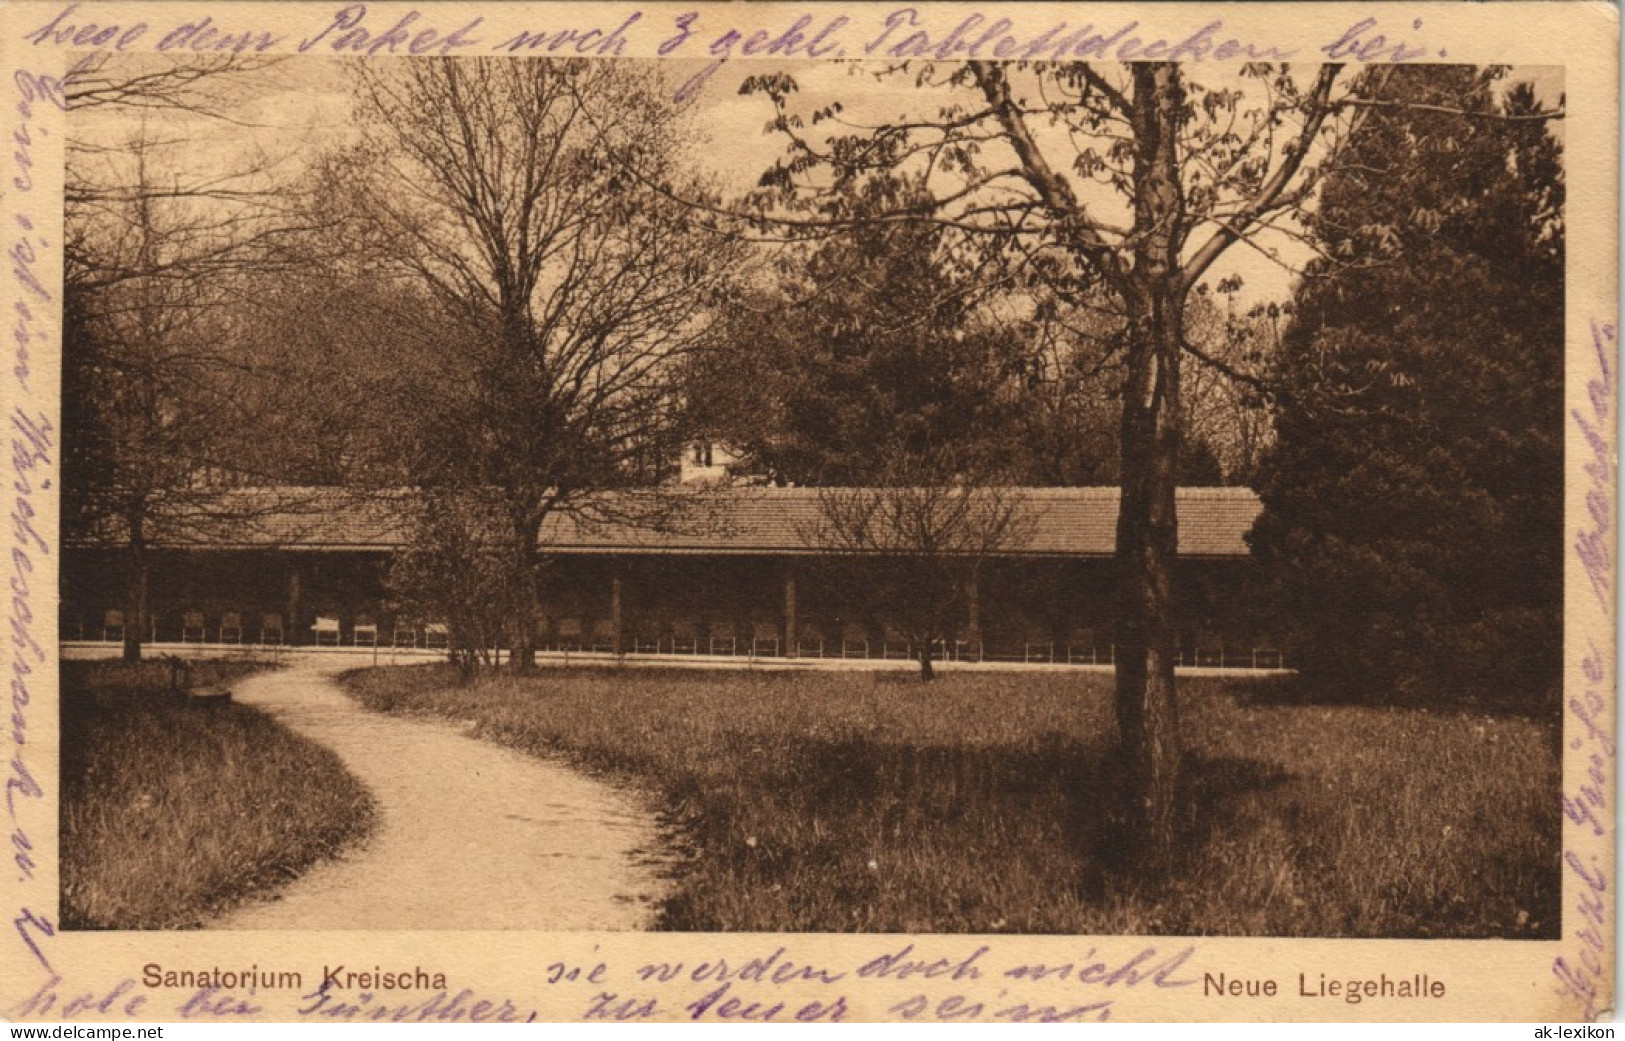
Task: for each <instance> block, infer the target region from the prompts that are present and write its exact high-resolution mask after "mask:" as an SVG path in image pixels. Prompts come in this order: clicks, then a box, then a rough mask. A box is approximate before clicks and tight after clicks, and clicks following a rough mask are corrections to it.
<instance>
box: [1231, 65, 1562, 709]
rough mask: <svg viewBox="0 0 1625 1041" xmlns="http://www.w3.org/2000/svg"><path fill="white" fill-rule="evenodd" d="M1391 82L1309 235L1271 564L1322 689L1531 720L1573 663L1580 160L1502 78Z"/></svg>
mask: <svg viewBox="0 0 1625 1041" xmlns="http://www.w3.org/2000/svg"><path fill="white" fill-rule="evenodd" d="M1392 75H1393V76H1394V77H1395V78H1394V79H1393V80H1392V81H1390V83H1389V86H1390V87H1391V88H1392V87H1399V88H1401V90H1400V92H1399V93H1400V94H1401V96H1404V97H1405V98H1406V99H1407V101H1406V103H1405V104H1402V105H1394V106H1392V107H1376V108H1374V109H1373V110H1372V111H1371V112H1370V113H1369V118H1367V119H1366V120H1365V121H1364V122H1363V124H1362V125H1361V126H1360V128H1359V129H1358V131H1357V134H1356V137H1355V138H1354V139H1353V140H1351V141H1350V143H1349V147H1350V151H1349V153H1348V159H1347V160H1346V161H1345V162H1343V163H1342V164H1340V165H1339V167H1338V168H1337V170H1336V171H1335V173H1332V174H1331V175H1329V176H1328V178H1327V180H1326V183H1325V185H1324V190H1323V196H1322V201H1321V204H1320V206H1319V208H1318V210H1317V212H1316V213H1315V214H1314V215H1313V216H1312V217H1311V218H1310V219H1309V225H1310V229H1311V231H1312V232H1313V235H1314V237H1315V239H1316V240H1318V243H1319V244H1320V246H1321V248H1322V250H1323V251H1324V259H1322V260H1321V261H1320V262H1317V263H1316V264H1315V265H1314V266H1313V267H1312V269H1311V270H1310V271H1309V272H1308V276H1307V277H1306V278H1305V280H1304V281H1303V283H1302V287H1301V289H1300V291H1299V294H1298V300H1297V309H1298V313H1297V316H1296V319H1295V321H1294V322H1293V323H1292V325H1291V327H1290V328H1289V329H1288V331H1287V333H1286V335H1285V338H1284V343H1283V351H1282V355H1281V358H1280V360H1279V363H1278V365H1279V371H1278V372H1277V373H1276V379H1277V383H1278V385H1279V387H1280V388H1281V390H1280V397H1279V402H1280V406H1279V412H1278V416H1277V435H1278V437H1277V443H1276V445H1275V447H1274V449H1273V451H1272V452H1271V453H1270V454H1269V456H1268V457H1267V459H1266V461H1265V463H1264V466H1263V468H1262V469H1263V472H1262V479H1261V482H1260V495H1261V497H1262V498H1263V500H1264V504H1265V515H1264V517H1263V519H1262V520H1261V521H1260V523H1259V526H1258V528H1257V530H1256V531H1255V534H1254V536H1253V548H1254V552H1255V553H1256V555H1257V557H1258V559H1259V560H1260V561H1261V562H1262V563H1263V565H1264V567H1265V569H1266V573H1267V574H1268V576H1269V580H1270V583H1271V585H1272V587H1273V591H1274V593H1275V594H1276V600H1275V602H1276V605H1277V607H1278V608H1279V610H1280V618H1281V623H1282V625H1283V626H1284V627H1285V628H1286V630H1287V634H1288V646H1289V649H1290V652H1291V653H1292V655H1293V657H1294V658H1295V659H1296V664H1297V665H1298V667H1299V668H1300V670H1301V672H1302V674H1303V675H1304V677H1305V679H1306V680H1308V681H1310V682H1311V683H1313V684H1315V685H1317V686H1319V687H1321V688H1322V689H1325V688H1337V689H1339V690H1340V691H1341V692H1343V693H1345V694H1350V695H1355V696H1361V697H1372V698H1379V699H1385V700H1386V699H1394V700H1398V701H1410V702H1415V701H1420V700H1427V699H1434V698H1443V699H1451V700H1456V699H1460V700H1465V701H1469V702H1474V703H1480V704H1492V703H1497V704H1510V703H1515V702H1519V701H1521V702H1522V704H1524V705H1525V706H1528V705H1529V704H1530V699H1531V698H1536V697H1539V696H1540V695H1541V694H1543V693H1546V692H1550V691H1552V690H1555V689H1556V687H1557V686H1558V684H1559V682H1560V665H1561V640H1562V626H1561V607H1562V578H1561V576H1562V568H1561V552H1562V551H1561V545H1562V505H1563V504H1562V491H1563V454H1562V432H1563V424H1562V388H1563V383H1562V378H1563V225H1562V202H1563V179H1562V167H1561V155H1560V146H1559V144H1558V143H1557V142H1556V141H1554V140H1553V138H1552V137H1551V136H1550V134H1549V133H1548V130H1547V124H1546V122H1545V121H1544V120H1543V119H1541V118H1538V117H1535V116H1534V115H1532V114H1534V113H1536V112H1538V107H1537V104H1536V101H1535V98H1534V95H1533V92H1532V91H1531V90H1530V89H1529V88H1528V87H1526V86H1522V85H1520V86H1516V87H1514V88H1512V89H1511V90H1509V91H1505V92H1501V93H1499V94H1498V92H1497V91H1496V90H1495V80H1496V78H1497V77H1498V75H1499V74H1498V73H1497V72H1495V71H1489V72H1483V71H1478V70H1473V69H1468V68H1455V67H1428V68H1422V67H1417V68H1404V69H1398V70H1394V72H1393V73H1392ZM1455 110H1460V111H1463V112H1465V113H1466V114H1465V115H1463V114H1460V113H1459V112H1458V111H1455Z"/></svg>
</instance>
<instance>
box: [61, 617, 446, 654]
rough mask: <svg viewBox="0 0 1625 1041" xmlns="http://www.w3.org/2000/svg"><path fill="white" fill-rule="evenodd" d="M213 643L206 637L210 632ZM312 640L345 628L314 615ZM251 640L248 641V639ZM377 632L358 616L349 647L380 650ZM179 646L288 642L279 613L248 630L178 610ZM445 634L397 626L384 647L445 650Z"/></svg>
mask: <svg viewBox="0 0 1625 1041" xmlns="http://www.w3.org/2000/svg"><path fill="white" fill-rule="evenodd" d="M127 624H128V623H127V621H126V618H125V613H124V612H123V611H120V610H111V611H108V612H106V613H105V614H104V615H103V616H102V625H101V638H102V639H103V640H104V641H110V642H115V643H116V642H120V641H122V640H123V639H124V636H125V633H126V631H127ZM149 626H150V628H149V630H148V632H147V637H148V638H149V639H152V640H156V639H157V637H158V623H157V620H156V619H153V620H151V621H150V622H149ZM211 633H212V634H213V639H212V640H211V639H210V634H211ZM310 633H311V642H312V643H314V644H315V645H316V646H318V647H324V646H326V647H337V646H339V645H340V644H341V642H342V641H343V636H344V627H343V625H342V624H341V623H340V620H339V618H338V617H337V616H334V615H318V616H317V618H316V621H315V624H314V625H312V626H311V627H310ZM70 634H71V635H74V636H82V635H83V634H82V631H80V630H79V628H78V626H77V625H76V624H72V625H70V626H65V629H64V635H70ZM251 637H252V638H251ZM379 637H380V630H379V626H378V623H377V621H376V620H374V619H373V618H372V617H371V616H369V615H359V616H357V617H356V619H355V621H354V622H352V623H351V625H350V643H351V644H352V645H353V646H356V647H376V646H380V638H379ZM180 642H181V643H224V644H243V643H255V644H260V645H263V646H280V645H282V644H285V643H287V642H288V629H287V628H286V626H285V625H284V624H283V619H282V615H280V614H278V613H275V612H267V613H264V614H261V615H260V616H259V627H258V629H253V628H250V627H249V626H248V625H246V624H245V622H244V616H243V613H242V612H241V611H226V612H223V613H222V614H221V615H220V616H219V618H218V619H216V620H214V624H212V625H211V624H210V619H208V618H207V617H206V616H205V615H204V613H203V612H202V611H183V612H181V624H180ZM448 642H449V641H448V634H447V628H446V625H445V623H443V622H429V623H428V624H426V625H423V626H421V627H420V626H416V625H412V624H408V623H404V622H402V623H398V624H396V625H395V626H394V627H393V629H392V631H391V632H390V637H389V643H388V644H387V645H388V646H395V647H417V646H423V647H445V646H446V645H447V643H448Z"/></svg>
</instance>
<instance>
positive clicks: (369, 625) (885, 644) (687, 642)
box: [64, 610, 1283, 669]
mask: <svg viewBox="0 0 1625 1041" xmlns="http://www.w3.org/2000/svg"><path fill="white" fill-rule="evenodd" d="M208 621H209V620H208V619H207V618H206V617H205V615H204V613H203V612H202V611H186V612H183V613H182V615H181V627H180V640H181V642H182V643H209V642H211V641H210V639H209V634H210V632H211V631H212V632H213V634H214V640H213V641H212V642H215V643H222V644H242V643H249V642H253V643H257V644H261V645H266V646H272V645H281V644H284V643H286V642H287V630H286V628H285V627H284V625H283V617H282V615H281V614H278V613H275V612H268V613H265V614H262V615H260V616H259V627H258V629H257V630H250V629H249V628H248V627H247V626H245V624H244V617H243V614H242V613H241V612H238V611H227V612H224V613H222V614H221V615H220V616H219V618H218V620H217V621H216V623H215V624H214V625H213V626H212V627H211V626H210V625H209V624H208ZM125 628H126V620H125V614H124V612H123V611H120V610H110V611H108V612H106V614H105V615H104V616H103V618H102V627H101V638H102V639H103V640H105V641H113V642H118V641H122V640H123V639H124V635H125ZM75 629H77V627H76V626H75ZM251 632H252V633H253V635H254V636H255V639H254V640H252V641H251V640H250V639H249V636H250V633H251ZM310 633H311V643H313V644H314V645H316V646H318V647H338V646H341V645H343V643H344V642H345V627H344V625H343V623H342V622H341V620H340V618H339V617H338V616H336V615H319V616H317V618H316V620H315V624H313V625H312V626H311V627H310ZM64 635H69V631H68V630H67V629H65V630H64ZM72 635H74V636H76V637H78V636H82V633H81V632H78V631H74V632H73V633H72ZM147 635H148V637H149V638H151V639H156V638H157V624H156V622H153V623H152V628H151V630H150V631H149V633H148V634H147ZM538 635H539V636H540V637H541V641H540V642H541V646H542V649H544V650H554V651H564V652H569V651H595V652H609V651H613V650H615V649H616V637H615V625H614V622H613V621H612V620H610V619H598V620H596V621H593V622H591V623H590V624H589V623H584V622H583V621H582V620H581V619H579V618H570V617H563V618H556V619H544V620H543V621H542V624H541V628H540V631H539V633H538ZM796 636H797V640H796V648H795V651H796V653H797V654H798V655H799V656H801V657H804V658H825V657H830V658H837V657H838V658H870V657H876V656H878V657H880V658H882V659H894V658H912V657H914V641H913V640H911V639H910V638H909V637H908V636H907V635H905V634H904V633H902V632H900V631H899V630H897V629H895V628H892V627H885V628H884V629H883V630H882V633H881V638H880V640H879V641H875V640H873V639H872V638H871V634H870V632H869V630H868V629H866V628H865V627H863V626H861V625H858V624H856V623H848V624H847V625H844V626H842V627H841V630H840V636H839V638H838V639H830V638H826V636H825V634H824V631H823V630H822V629H820V628H819V627H818V626H816V625H812V624H804V625H802V626H800V627H799V629H798V630H797V634H796ZM449 643H450V637H449V631H448V629H447V626H446V624H445V623H443V622H428V623H426V624H423V625H416V624H413V623H409V622H405V621H398V622H396V623H395V624H394V625H393V626H392V627H391V629H390V631H389V633H388V636H387V638H385V636H384V634H383V632H382V630H381V629H380V626H379V624H378V622H377V621H376V620H375V619H374V618H373V617H372V616H370V615H358V616H357V617H356V618H355V619H354V621H353V622H351V624H350V626H349V644H350V645H351V646H355V647H379V646H387V647H425V648H431V649H441V648H445V647H447V646H448V645H449ZM621 649H623V650H629V651H631V652H632V653H634V654H714V655H719V656H736V655H739V654H742V653H743V654H749V655H750V656H751V657H760V656H768V657H777V656H778V655H779V653H780V651H781V649H783V639H782V633H781V630H780V628H779V627H778V626H777V625H774V624H772V623H768V622H757V623H754V624H752V625H751V626H750V627H749V629H748V631H747V630H745V629H743V628H742V627H736V626H735V625H733V624H732V623H730V622H713V623H711V624H710V625H709V626H704V627H702V626H701V625H699V623H697V622H694V621H691V620H686V619H678V620H673V621H671V622H669V623H666V624H664V625H655V624H649V623H644V624H641V625H637V626H634V629H633V632H632V633H630V634H629V635H628V636H627V637H625V638H623V640H622V641H621ZM877 652H878V654H877ZM936 654H937V657H939V658H940V659H944V660H955V659H958V660H966V659H975V660H985V659H997V658H1012V657H1014V656H1013V655H1012V654H1009V653H998V652H995V653H992V654H989V653H987V650H986V648H985V647H984V646H983V645H981V644H980V643H975V644H973V643H971V642H968V641H964V640H955V641H951V642H945V641H940V640H939V641H937V645H936ZM1018 660H1021V661H1026V662H1065V663H1067V664H1073V665H1080V664H1092V665H1110V664H1112V663H1113V661H1114V648H1113V647H1112V645H1111V644H1106V645H1103V646H1102V645H1099V644H1096V643H1095V642H1094V639H1093V634H1092V633H1091V632H1089V631H1087V630H1085V631H1082V632H1079V633H1076V634H1074V635H1073V637H1072V639H1070V640H1068V641H1067V642H1065V643H1057V642H1052V641H1043V640H1028V641H1026V642H1025V644H1024V645H1023V647H1022V653H1021V656H1020V658H1019V659H1018ZM1179 663H1180V664H1181V665H1193V666H1200V667H1209V668H1249V667H1250V668H1266V669H1269V668H1281V667H1282V664H1283V655H1282V653H1281V652H1280V651H1279V650H1276V649H1273V648H1253V647H1249V648H1245V649H1240V648H1234V647H1230V648H1226V647H1223V646H1209V647H1199V648H1197V649H1195V650H1188V651H1181V653H1180V661H1179Z"/></svg>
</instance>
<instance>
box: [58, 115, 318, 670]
mask: <svg viewBox="0 0 1625 1041" xmlns="http://www.w3.org/2000/svg"><path fill="white" fill-rule="evenodd" d="M79 143H80V144H81V145H83V140H82V139H81V140H80V142H79ZM182 143H183V142H180V141H176V140H165V139H163V138H159V137H157V136H154V135H153V134H151V133H149V132H147V131H146V129H145V128H144V127H143V128H142V129H141V130H138V131H136V132H135V133H133V134H132V135H131V136H129V137H127V138H126V139H125V140H124V142H123V153H122V156H120V157H119V158H118V159H117V160H114V159H111V158H109V156H111V153H96V152H95V150H94V149H93V148H90V147H89V146H85V149H86V150H85V151H83V152H82V151H81V150H80V148H78V147H76V149H75V154H76V156H77V157H78V158H79V159H81V160H83V159H85V156H86V155H88V154H97V155H98V158H99V161H98V162H96V163H94V164H91V163H89V162H88V161H86V162H85V163H84V164H83V165H75V164H70V175H69V183H70V185H71V186H72V191H71V192H70V194H69V197H68V204H67V207H66V214H65V222H66V230H67V237H68V241H67V248H66V251H65V252H66V265H65V268H66V270H65V287H64V309H63V310H64V335H63V339H64V370H65V375H64V419H65V422H64V449H65V462H66V467H67V471H68V479H67V481H66V485H65V490H64V513H65V518H66V523H67V526H68V529H69V531H70V532H73V533H76V534H78V535H80V536H84V537H90V538H94V539H99V540H113V541H116V542H117V543H118V544H119V545H121V546H122V547H123V550H124V557H125V578H126V582H125V595H124V604H123V609H124V615H125V626H124V656H125V657H126V658H127V659H131V660H134V659H137V658H139V657H140V655H141V648H142V642H143V638H144V636H145V635H146V634H147V633H149V632H150V631H151V617H150V610H149V605H148V583H149V572H150V560H151V551H152V549H153V548H154V547H155V546H157V545H160V544H174V543H185V542H189V541H194V540H197V539H199V538H203V537H205V534H206V533H207V532H214V533H218V532H219V531H221V530H225V529H230V528H238V529H240V528H241V527H243V526H245V525H249V524H252V523H254V522H255V521H256V520H257V519H259V518H261V517H264V516H266V515H267V514H269V513H272V512H275V511H276V510H277V509H278V508H279V504H277V503H273V502H271V501H270V499H269V498H268V497H266V496H263V495H258V496H251V497H243V496H222V495H221V494H220V492H221V489H222V487H223V486H231V485H241V484H244V483H252V481H251V475H249V474H247V473H245V472H243V471H242V470H241V469H240V463H241V459H240V458H239V457H238V456H237V455H236V453H234V452H233V451H232V450H231V448H232V446H233V445H234V444H235V443H236V441H237V437H236V434H237V432H238V431H241V430H243V429H245V428H247V427H250V426H253V425H255V421H254V419H253V418H251V416H250V414H249V411H248V408H247V404H248V401H249V397H250V395H249V387H250V385H251V384H252V383H253V382H254V381H255V379H256V378H257V376H256V374H255V372H254V371H253V368H252V366H251V365H250V364H248V362H247V360H246V359H245V358H244V357H243V356H242V355H241V354H238V353H235V352H234V351H233V350H232V344H233V342H234V339H235V336H234V330H233V329H232V320H231V316H233V315H236V314H240V313H241V309H240V308H237V307H235V306H234V303H235V296H236V294H237V292H238V291H240V289H241V288H242V284H243V280H244V277H245V276H246V274H247V273H249V272H252V271H256V270H259V269H261V268H262V267H263V265H264V264H265V263H266V262H267V257H268V255H269V254H270V253H271V252H272V251H274V250H275V249H276V248H277V243H278V242H279V240H280V238H281V236H282V235H283V234H284V232H285V231H286V227H285V225H284V224H283V223H282V222H281V221H280V220H279V219H278V216H277V214H276V213H275V207H274V205H272V202H273V200H275V199H276V198H277V195H276V193H275V192H274V190H271V189H268V188H266V187H265V186H264V185H256V187H255V188H254V190H252V191H243V192H240V193H239V192H236V191H232V192H231V193H229V194H230V196H231V197H229V198H228V197H226V196H224V195H222V186H223V185H225V184H226V183H227V182H228V181H231V180H232V179H233V177H240V178H243V179H244V181H245V183H247V182H254V181H257V180H258V174H259V171H257V170H254V169H252V168H248V169H244V170H239V171H238V172H237V174H235V175H232V174H202V175H193V174H189V173H186V172H184V170H183V165H182V164H181V162H180V160H179V159H178V158H177V156H176V152H177V149H178V148H179V147H180V146H181V145H182ZM92 166H93V167H94V168H93V169H88V168H87V167H92Z"/></svg>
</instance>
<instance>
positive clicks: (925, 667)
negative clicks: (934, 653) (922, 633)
mask: <svg viewBox="0 0 1625 1041" xmlns="http://www.w3.org/2000/svg"><path fill="white" fill-rule="evenodd" d="M919 659H920V682H921V683H930V682H931V681H932V680H934V679H936V678H937V670H936V668H935V667H933V666H932V664H931V641H930V640H926V641H924V642H923V643H921V644H920V654H919Z"/></svg>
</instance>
